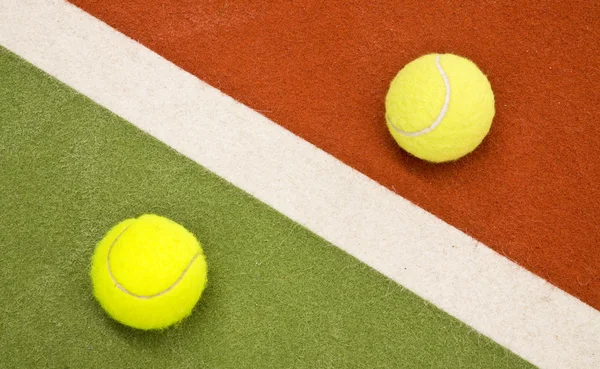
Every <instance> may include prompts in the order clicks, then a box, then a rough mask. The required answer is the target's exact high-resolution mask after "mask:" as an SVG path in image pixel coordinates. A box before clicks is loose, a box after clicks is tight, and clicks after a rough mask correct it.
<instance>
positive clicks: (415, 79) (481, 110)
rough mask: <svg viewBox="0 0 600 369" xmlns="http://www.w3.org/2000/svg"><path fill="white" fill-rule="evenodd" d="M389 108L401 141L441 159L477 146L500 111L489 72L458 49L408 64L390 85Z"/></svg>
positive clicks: (390, 125)
mask: <svg viewBox="0 0 600 369" xmlns="http://www.w3.org/2000/svg"><path fill="white" fill-rule="evenodd" d="M385 107H386V121H387V126H388V129H389V131H390V133H391V134H392V136H393V137H394V139H395V140H396V142H397V143H398V145H400V147H402V148H403V149H404V150H406V151H407V152H409V153H410V154H412V155H414V156H416V157H418V158H421V159H424V160H427V161H430V162H435V163H439V162H446V161H452V160H456V159H459V158H461V157H463V156H465V155H467V154H469V153H470V152H472V151H473V150H475V149H476V148H477V146H479V144H480V143H481V142H482V141H483V139H484V138H485V136H486V135H487V134H488V132H489V130H490V127H491V125H492V120H493V118H494V115H495V108H494V93H493V91H492V87H491V86H490V82H489V81H488V79H487V77H486V76H485V75H484V74H483V73H482V72H481V71H480V70H479V68H478V67H477V66H476V65H475V64H474V63H473V62H472V61H470V60H468V59H466V58H463V57H460V56H456V55H453V54H428V55H424V56H422V57H420V58H418V59H416V60H413V61H412V62H410V63H408V64H407V65H406V66H404V68H402V69H401V70H400V72H398V74H397V75H396V77H395V78H394V79H393V81H392V82H391V84H390V88H389V90H388V93H387V96H386V99H385Z"/></svg>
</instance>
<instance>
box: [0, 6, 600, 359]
mask: <svg viewBox="0 0 600 369" xmlns="http://www.w3.org/2000/svg"><path fill="white" fill-rule="evenodd" d="M0 44H1V45H3V46H5V47H7V48H9V49H10V50H12V51H14V52H16V53H17V54H19V55H20V56H22V57H24V58H25V59H27V60H28V61H30V62H31V63H33V64H34V65H36V66H38V67H39V68H41V69H42V70H44V71H46V72H47V73H49V74H51V75H53V76H55V77H56V78H58V79H59V80H61V81H63V82H65V83H66V84H68V85H70V86H71V87H73V88H74V89H76V90H78V91H80V92H81V93H83V94H85V95H87V96H89V97H90V98H91V99H93V100H95V101H96V102H98V103H99V104H101V105H103V106H105V107H107V108H108V109H110V110H112V111H113V112H115V113H116V114H118V115H120V116H122V117H123V118H125V119H127V120H129V121H130V122H132V123H133V124H135V125H136V126H137V127H139V128H140V129H142V130H144V131H146V132H148V133H150V134H151V135H153V136H154V137H156V138H158V139H159V140H162V141H163V142H165V143H166V144H168V145H170V146H171V147H173V148H174V149H175V150H178V151H179V152H181V153H183V154H184V155H186V156H188V157H189V158H191V159H193V160H195V161H197V162H198V163H200V164H201V165H203V166H205V167H206V168H208V169H209V170H211V171H213V172H215V173H216V174H218V175H220V176H221V177H223V178H225V179H227V180H228V181H230V182H231V183H233V184H234V185H236V186H238V187H240V188H241V189H243V190H245V191H247V192H248V193H250V194H252V195H254V196H255V197H256V198H258V199H260V200H261V201H263V202H265V203H267V204H269V205H270V206H272V207H273V208H275V209H277V210H278V211H280V212H281V213H283V214H285V215H286V216H288V217H290V218H291V219H294V220H296V221H297V222H299V223H300V224H302V225H304V226H306V227H308V228H309V229H310V230H312V231H313V232H315V233H316V234H318V235H320V236H322V237H324V238H325V239H327V240H328V241H330V242H331V243H333V244H335V245H336V246H338V247H340V248H341V249H343V250H345V251H346V252H348V253H350V254H352V255H354V256H355V257H356V258H358V259H359V260H361V261H363V262H364V263H366V264H368V265H370V266H371V267H373V268H375V269H377V270H378V271H380V272H381V273H383V274H384V275H386V276H388V277H389V278H391V279H393V280H394V281H396V282H398V283H400V284H402V285H403V286H404V287H406V288H408V289H410V290H412V291H413V292H415V293H416V294H418V295H420V296H421V297H423V298H425V299H427V300H429V301H430V302H432V303H434V304H435V305H437V306H438V307H440V308H441V309H443V310H445V311H446V312H448V313H450V314H451V315H453V316H455V317H457V318H458V319H460V320H462V321H463V322H465V323H466V324H468V325H470V326H471V327H473V328H474V329H476V330H477V331H479V332H481V333H483V334H485V335H487V336H488V337H490V338H492V339H493V340H495V341H496V342H498V343H500V344H501V345H504V346H505V347H507V348H509V349H510V350H512V351H513V352H515V353H517V354H518V355H520V356H522V357H523V358H525V359H527V360H529V361H531V362H532V363H534V364H536V365H538V366H540V367H544V368H557V369H558V368H560V369H568V368H573V369H582V368H600V353H599V352H600V312H599V311H597V310H595V309H593V308H591V307H590V306H588V305H586V304H584V303H583V302H581V301H579V300H578V299H576V298H574V297H573V296H570V295H568V294H566V293H565V292H563V291H561V290H559V289H557V288H555V287H553V286H552V285H550V284H549V283H547V282H545V281H544V280H543V279H541V278H539V277H537V276H535V275H533V274H531V273H529V272H528V271H526V270H524V269H523V268H521V267H519V266H517V265H516V264H514V263H512V262H510V261H509V260H507V259H506V258H504V257H502V256H500V255H498V254H497V253H495V252H494V251H492V250H491V249H489V248H487V247H485V246H483V245H481V244H479V243H478V242H476V241H475V240H473V239H472V238H470V237H469V236H468V235H466V234H464V233H462V232H460V231H458V230H457V229H455V228H453V227H452V226H450V225H448V224H446V223H444V222H443V221H441V220H440V219H438V218H436V217H435V216H433V215H431V214H429V213H427V212H426V211H424V210H422V209H420V208H418V207H416V206H414V205H413V204H411V203H410V202H408V201H406V200H405V199H403V198H401V197H399V196H397V195H396V194H394V193H392V192H391V191H388V190H387V189H385V188H384V187H382V186H380V185H379V184H377V183H375V182H374V181H372V180H371V179H369V178H367V177H365V176H364V175H362V174H361V173H358V172H357V171H355V170H354V169H352V168H350V167H348V166H346V165H344V164H343V163H341V162H339V161H338V160H336V159H335V158H333V157H331V156H330V155H328V154H326V153H324V152H323V151H321V150H319V149H317V148H315V147H314V146H312V145H311V144H310V143H308V142H306V141H303V140H302V139H300V138H298V137H297V136H295V135H293V134H292V133H290V132H288V131H286V130H284V129H283V128H281V127H280V126H278V125H277V124H275V123H273V122H272V121H270V120H268V119H267V118H265V117H263V116H262V115H260V114H259V113H257V112H255V111H253V110H251V109H249V108H247V107H245V106H243V105H242V104H240V103H238V102H236V101H234V100H233V99H232V98H230V97H228V96H226V95H224V94H223V93H221V92H220V91H218V90H216V89H214V88H212V87H210V86H208V85H207V84H205V83H204V82H202V81H200V80H198V79H197V78H196V77H194V76H192V75H190V74H189V73H187V72H185V71H183V70H181V69H180V68H178V67H176V66H175V65H173V64H172V63H170V62H169V61H167V60H165V59H163V58H162V57H160V56H158V55H156V54H155V53H153V52H152V51H150V50H148V49H146V48H144V47H143V46H142V45H140V44H138V43H136V42H135V41H133V40H131V39H129V38H127V37H125V36H123V35H122V34H120V33H118V32H116V31H115V30H113V29H111V28H110V27H108V26H107V25H105V24H103V23H101V22H100V21H98V20H96V19H95V18H93V17H91V16H89V15H88V14H86V13H84V12H82V11H81V10H79V9H77V8H75V7H73V6H71V5H68V4H66V3H64V2H63V1H58V0H45V1H32V0H4V1H2V3H1V4H0ZM198 57H202V54H201V53H199V54H198Z"/></svg>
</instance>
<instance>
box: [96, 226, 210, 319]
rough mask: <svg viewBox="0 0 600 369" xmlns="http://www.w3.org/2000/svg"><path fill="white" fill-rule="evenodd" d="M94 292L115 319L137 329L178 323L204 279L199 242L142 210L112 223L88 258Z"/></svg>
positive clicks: (194, 303)
mask: <svg viewBox="0 0 600 369" xmlns="http://www.w3.org/2000/svg"><path fill="white" fill-rule="evenodd" d="M90 274H91V278H92V285H93V290H94V296H95V297H96V299H97V300H98V301H99V302H100V305H101V306H102V307H103V308H104V310H106V312H107V313H108V314H109V315H110V316H111V317H112V318H114V319H115V320H117V321H119V322H121V323H123V324H125V325H128V326H130V327H134V328H139V329H162V328H166V327H168V326H170V325H172V324H174V323H177V322H179V321H181V320H182V319H183V318H185V317H186V316H188V315H189V314H190V313H191V312H192V309H193V307H194V306H195V305H196V303H197V302H198V300H199V299H200V296H201V294H202V291H203V290H204V287H205V286H206V282H207V265H206V258H205V256H204V253H203V251H202V247H201V246H200V243H199V242H198V240H197V239H196V237H194V235H193V234H191V233H190V232H189V231H187V230H186V229H185V228H184V227H183V226H181V225H179V224H177V223H175V222H173V221H171V220H169V219H167V218H163V217H160V216H158V215H153V214H146V215H142V216H141V217H139V218H137V219H127V220H124V221H122V222H121V223H119V224H117V225H116V226H114V227H113V228H112V229H111V230H110V231H109V232H108V233H107V234H106V236H105V237H104V238H103V239H102V240H101V241H100V243H99V244H98V245H97V247H96V250H95V252H94V256H93V257H92V267H91V273H90Z"/></svg>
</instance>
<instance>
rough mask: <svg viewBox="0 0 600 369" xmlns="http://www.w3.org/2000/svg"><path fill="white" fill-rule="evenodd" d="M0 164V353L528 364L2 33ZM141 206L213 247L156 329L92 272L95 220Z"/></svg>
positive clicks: (109, 361)
mask: <svg viewBox="0 0 600 369" xmlns="http://www.w3.org/2000/svg"><path fill="white" fill-rule="evenodd" d="M0 170H1V173H0V199H1V200H0V258H1V260H2V266H1V267H0V281H1V289H0V368H61V369H65V368H235V369H240V368H273V369H280V368H311V369H313V368H368V369H374V368H526V367H531V365H530V364H528V363H527V362H525V361H523V360H522V359H520V358H518V357H517V356H515V355H514V354H512V353H510V352H509V351H507V350H505V349H504V348H502V347H501V346H499V345H497V344H496V343H494V342H491V341H490V340H489V339H487V338H485V337H483V336H481V335H479V334H477V333H476V332H474V331H472V330H471V329H470V328H468V327H467V326H465V325H463V324H462V323H460V322H458V321H457V320H455V319H453V318H451V317H449V316H448V315H447V314H445V313H443V312H441V311H440V310H438V309H437V308H435V307H434V306H432V305H430V304H428V303H427V302H425V301H424V300H422V299H420V298H418V297H416V296H415V295H413V294H412V293H410V292H408V291H406V290H404V289H403V288H401V287H399V286H397V285H396V284H394V283H393V282H391V281H389V280H388V279H386V278H385V277H383V276H382V275H380V274H378V273H377V272H375V271H373V270H371V269H370V268H369V267H367V266H365V265H364V264H361V263H360V262H358V261H357V260H355V259H354V258H352V257H350V256H348V255H347V254H345V253H344V252H342V251H340V250H339V249H337V248H336V247H334V246H332V245H330V244H328V243H327V242H325V241H324V240H322V239H320V238H319V237H317V236H315V235H314V234H312V233H311V232H309V231H308V230H306V229H304V228H303V227H301V226H299V225H298V224H296V223H294V222H292V221H290V220H289V219H287V218H285V217H284V216H282V215H281V214H279V213H277V212H276V211H274V210H272V209H271V208H269V207H267V206H266V205H264V204H262V203H260V202H259V201H257V200H255V199H253V198H251V197H250V196H248V195H247V194H245V193H244V192H242V191H241V190H239V189H237V188H235V187H234V186H232V185H230V184H228V183H226V182H225V181H223V180H222V179H220V178H218V177H216V176H215V175H213V174H211V173H210V172H208V171H206V170H205V169H204V168H202V167H201V166H199V165H197V164H196V163H194V162H192V161H190V160H188V159H186V158H184V157H182V156H180V155H179V154H177V153H175V152H174V151H172V150H171V149H169V148H168V147H166V146H165V145H163V144H162V143H160V142H158V141H156V140H155V139H153V138H151V137H149V136H148V135H146V134H144V133H142V132H140V131H139V130H138V129H137V128H135V127H134V126H132V125H130V124H129V123H127V122H125V121H123V120H122V119H120V118H119V117H117V116H115V115H114V114H112V113H111V112H109V111H107V110H105V109H103V108H102V107H100V106H98V105H96V104H95V103H93V102H92V101H90V100H89V99H87V98H86V97H84V96H82V95H80V94H78V93H76V92H74V91H73V90H71V89H70V88H68V87H66V86H64V85H62V84H61V83H59V82H57V81H56V80H54V79H53V78H51V77H49V76H47V75H45V74H44V73H43V72H42V71H40V70H38V69H36V68H34V67H33V66H31V65H29V64H27V63H25V62H23V61H22V60H20V59H19V58H18V57H16V56H14V55H13V54H11V53H9V52H8V51H6V50H5V49H1V48H0ZM145 212H154V213H158V214H161V215H164V216H167V217H170V218H172V219H174V220H176V221H177V222H180V223H181V224H183V225H184V226H186V227H187V228H188V229H190V230H191V231H192V232H194V233H195V234H196V235H197V236H198V238H199V239H200V240H201V242H202V243H203V246H204V249H205V252H206V254H207V258H208V262H209V285H208V287H207V290H206V292H205V295H204V296H203V299H202V300H201V302H200V304H199V305H198V306H197V308H196V309H195V312H194V313H193V315H192V316H191V317H190V318H188V319H187V320H185V321H184V323H183V324H182V325H181V326H179V327H177V328H176V329H170V330H167V331H164V332H160V333H147V332H140V331H135V330H132V329H129V328H127V327H124V326H121V325H119V324H118V323H115V322H113V321H112V320H111V319H110V318H108V317H107V316H106V315H105V314H104V312H103V311H102V310H101V308H100V307H99V305H98V304H97V303H96V302H95V300H94V299H93V297H92V293H91V288H90V281H89V277H88V265H89V259H90V256H91V254H92V252H93V248H94V246H95V243H96V242H97V241H99V240H100V238H101V237H102V236H103V234H104V232H105V231H107V230H108V229H109V228H110V227H111V226H112V225H113V224H115V223H116V222H118V221H120V220H121V219H124V218H127V217H133V216H137V215H139V214H141V213H145ZM490 313H493V312H490Z"/></svg>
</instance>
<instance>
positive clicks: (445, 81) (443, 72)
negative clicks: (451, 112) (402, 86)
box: [385, 54, 451, 137]
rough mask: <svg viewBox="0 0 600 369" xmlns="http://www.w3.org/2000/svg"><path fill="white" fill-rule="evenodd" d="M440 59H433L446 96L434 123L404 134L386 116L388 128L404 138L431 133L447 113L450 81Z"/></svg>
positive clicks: (438, 56) (438, 57) (437, 57)
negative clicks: (390, 127)
mask: <svg viewBox="0 0 600 369" xmlns="http://www.w3.org/2000/svg"><path fill="white" fill-rule="evenodd" d="M440 57H441V55H439V54H438V55H437V56H436V58H435V65H436V67H437V69H438V72H440V75H441V76H442V80H443V81H444V85H445V87H446V96H445V97H444V105H443V106H442V110H441V111H440V114H438V116H437V118H436V119H435V121H434V122H433V123H432V124H431V125H430V126H429V127H427V128H423V129H422V130H420V131H417V132H406V131H403V130H401V129H400V128H398V127H396V125H395V124H394V123H393V122H392V120H391V119H390V117H389V116H388V115H387V114H386V116H385V117H386V119H387V121H388V122H389V123H390V126H392V128H393V129H394V131H396V132H398V133H400V134H401V135H404V136H408V137H417V136H421V135H424V134H426V133H429V132H431V131H433V130H434V129H436V128H437V126H439V125H440V123H441V122H442V119H444V117H445V116H446V113H448V106H449V105H450V92H451V91H450V81H448V75H447V74H446V72H445V71H444V68H442V65H441V64H440Z"/></svg>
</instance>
